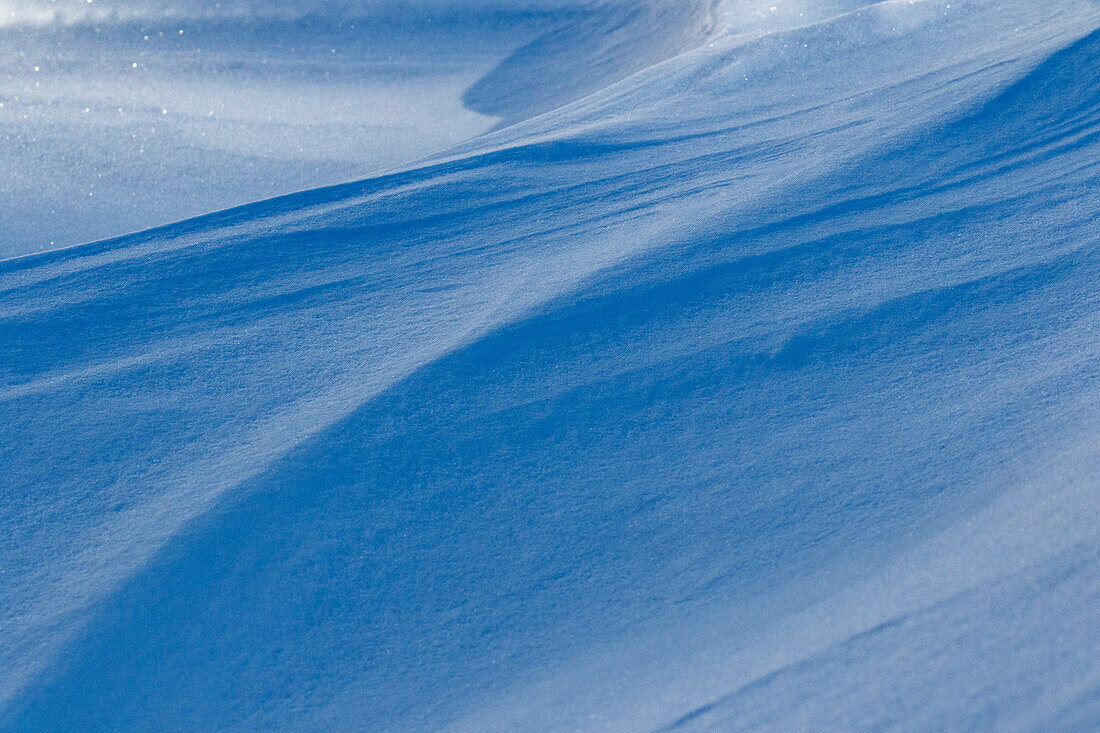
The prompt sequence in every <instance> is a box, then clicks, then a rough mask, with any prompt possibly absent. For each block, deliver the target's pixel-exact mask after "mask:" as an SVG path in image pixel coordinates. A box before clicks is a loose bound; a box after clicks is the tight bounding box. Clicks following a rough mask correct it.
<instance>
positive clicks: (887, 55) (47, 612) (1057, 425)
mask: <svg viewBox="0 0 1100 733" xmlns="http://www.w3.org/2000/svg"><path fill="white" fill-rule="evenodd" d="M783 5H784V4H783V3H776V7H777V10H776V11H775V12H776V13H777V16H776V17H777V24H776V25H775V26H774V27H772V28H771V29H770V30H769V29H767V28H765V27H763V26H760V25H757V26H755V30H754V31H750V30H748V28H749V27H750V21H752V22H756V21H755V20H753V19H754V18H758V16H757V15H754V14H753V13H755V12H756V10H755V6H753V8H749V10H752V11H753V12H752V13H750V12H747V11H746V7H745V6H744V5H740V6H739V5H738V4H736V3H734V4H727V5H723V6H721V7H718V8H716V9H715V11H716V13H717V14H718V16H717V17H718V18H719V20H720V22H721V23H722V24H723V26H722V27H723V30H721V31H719V32H717V33H715V34H713V35H710V36H707V38H706V39H705V40H704V42H703V43H701V44H700V45H698V46H696V47H694V48H692V49H689V50H687V51H685V52H683V53H679V54H675V55H672V56H669V57H668V58H664V60H663V61H660V63H656V64H655V65H652V66H649V67H647V68H644V69H639V70H635V71H633V72H631V73H629V74H628V75H626V76H622V74H621V73H620V72H625V71H627V70H628V68H629V67H628V66H621V67H620V68H619V71H617V72H616V73H615V74H612V75H610V76H608V77H606V81H608V82H609V85H608V86H606V87H602V88H599V89H595V90H592V91H591V93H589V90H588V89H586V88H584V89H582V87H581V86H578V87H577V90H578V91H581V92H583V93H580V94H570V95H567V96H562V97H560V98H559V99H560V100H561V101H563V102H565V101H568V103H566V104H564V105H563V106H561V107H557V108H554V109H546V110H543V111H542V112H541V114H534V116H530V117H527V118H526V119H524V120H523V121H521V122H517V123H516V124H513V125H510V126H508V127H503V128H501V129H499V130H497V131H495V132H492V133H490V134H487V135H484V136H482V137H479V138H476V139H474V140H471V141H468V142H465V143H463V144H460V145H458V146H456V147H455V148H452V149H450V150H448V151H445V152H441V153H439V154H438V155H434V156H432V157H430V158H428V159H426V160H425V161H423V162H422V163H419V164H415V165H408V166H404V167H401V168H399V169H396V170H394V171H392V172H391V173H389V174H387V175H383V176H376V177H372V178H368V179H365V180H362V181H360V182H357V183H351V184H344V185H341V186H337V187H331V188H324V189H315V190H311V191H306V192H302V193H298V194H295V195H292V196H289V197H283V198H279V199H274V200H270V201H265V202H261V203H256V204H252V205H249V206H246V207H243V208H238V209H234V210H229V211H224V212H220V213H216V214H212V215H209V216H206V217H202V218H199V219H193V220H189V221H186V222H182V223H180V224H175V225H172V226H168V227H164V228H161V229H156V230H152V231H148V232H144V233H141V234H136V235H132V236H129V237H125V238H121V239H117V240H112V241H107V242H101V243H97V244H91V245H86V246H81V247H76V248H73V249H69V250H64V251H58V252H52V253H46V254H41V255H35V256H31V257H25V258H20V259H15V260H8V261H4V262H0V342H2V343H3V348H2V349H0V425H2V426H3V437H4V441H3V443H2V445H0V469H2V471H3V474H4V475H5V477H6V481H7V484H6V486H5V489H4V493H3V501H2V502H0V534H2V535H3V536H4V537H5V540H4V541H5V543H6V544H5V545H4V549H3V551H2V552H0V590H2V592H0V669H5V670H10V672H9V673H8V674H5V675H4V676H3V677H2V678H0V727H2V728H3V729H5V730H43V729H47V730H50V729H56V730H65V729H74V728H80V729H96V730H99V729H102V730H106V729H110V730H128V729H148V728H181V727H182V728H209V727H213V728H249V729H251V728H273V727H279V728H286V727H290V728H309V729H313V728H320V727H322V726H325V727H337V728H366V729H400V730H409V729H414V730H415V729H454V730H493V729H506V730H553V729H560V730H578V729H613V730H621V729H642V728H652V729H658V728H662V727H665V728H668V727H671V728H674V729H685V730H688V729H693V728H714V727H718V728H726V727H729V728H733V729H737V728H738V727H742V728H746V729H765V730H767V729H771V730H789V729H815V730H816V729H838V730H850V729H880V728H882V727H889V726H893V727H900V728H906V729H924V728H927V727H930V726H931V727H947V728H991V729H995V728H1000V727H1004V726H1006V725H1009V724H1011V725H1015V726H1019V727H1021V728H1027V729H1034V730H1042V729H1050V728H1059V729H1073V728H1075V727H1076V728H1078V729H1082V730H1087V729H1089V728H1090V727H1095V723H1096V722H1097V721H1096V719H1095V706H1093V705H1091V701H1092V700H1093V699H1094V697H1095V690H1096V689H1097V686H1098V684H1100V667H1098V664H1097V661H1096V660H1097V659H1100V655H1097V654H1095V653H1094V652H1095V650H1096V649H1098V648H1100V636H1098V632H1097V626H1096V624H1095V623H1092V619H1093V616H1094V611H1093V609H1095V608H1096V603H1097V600H1098V598H1100V595H1098V594H1100V585H1098V584H1097V577H1098V576H1097V572H1096V569H1097V565H1096V563H1097V558H1098V557H1100V535H1098V532H1097V527H1098V526H1100V522H1098V521H1097V520H1098V519H1100V517H1098V516H1097V513H1098V511H1100V509H1098V508H1100V501H1097V499H1098V498H1100V497H1098V496H1097V483H1096V481H1095V476H1096V475H1097V456H1096V452H1095V450H1094V448H1093V446H1094V445H1095V442H1096V437H1097V435H1098V428H1100V425H1098V424H1097V417H1096V415H1097V414H1100V413H1098V412H1097V409H1096V408H1097V405H1098V402H1100V392H1098V385H1097V382H1096V380H1095V374H1096V354H1097V353H1098V346H1100V343H1098V337H1097V334H1098V333H1100V330H1098V329H1097V326H1098V324H1100V298H1098V297H1097V294H1096V291H1095V288H1094V287H1093V283H1095V282H1096V279H1097V277H1098V276H1100V272H1098V271H1097V270H1098V267H1100V264H1098V263H1100V260H1097V258H1096V257H1095V256H1094V249H1095V247H1096V245H1097V243H1098V242H1100V222H1098V221H1097V220H1096V217H1095V211H1096V210H1097V207H1098V205H1100V200H1098V198H1097V196H1098V194H1097V191H1100V188H1098V186H1097V183H1098V181H1097V175H1098V170H1097V167H1096V165H1095V161H1096V160H1098V159H1100V158H1098V154H1100V148H1098V146H1100V136H1098V134H1097V133H1098V131H1100V89H1098V87H1097V81H1098V80H1100V76H1098V74H1097V71H1096V69H1097V64H1096V63H1095V61H1096V56H1097V54H1098V53H1100V50H1098V49H1100V30H1098V29H1100V7H1098V6H1097V5H1096V4H1094V3H1091V2H1085V1H1083V0H1082V1H1081V2H1074V1H1073V0H1066V1H1065V2H1056V3H1044V4H1041V5H1037V4H1034V3H1023V2H1008V3H1006V2H992V1H990V2H984V1H981V0H974V1H972V2H966V3H958V2H952V3H947V2H933V1H932V0H926V1H925V2H885V3H879V4H876V5H873V6H867V7H854V8H848V7H844V8H838V10H840V11H842V12H840V14H839V15H836V16H833V17H822V18H811V19H809V20H808V21H807V22H797V21H795V20H794V17H795V16H796V15H797V12H795V13H794V14H793V15H791V14H789V13H787V14H785V13H786V11H787V10H793V8H787V7H786V6H784V8H783V12H780V9H779V8H780V6H783ZM734 10H737V12H738V13H740V15H737V14H736V13H735V14H734V15H731V13H732V12H733V11H734ZM570 12H572V11H570ZM799 12H804V11H799ZM737 17H739V18H742V19H744V23H743V24H742V25H741V26H736V24H735V23H733V22H732V20H731V18H737ZM803 20H806V19H805V18H803ZM689 25H690V24H689ZM684 27H688V26H684ZM678 32H679V31H678ZM600 35H601V34H599V33H591V34H588V35H587V36H586V35H585V34H581V36H580V37H581V38H582V39H587V40H583V42H582V43H581V44H580V45H579V46H575V47H574V46H570V45H568V44H565V45H557V44H556V42H555V41H554V38H555V36H553V35H552V34H551V36H536V38H533V39H532V40H531V43H530V44H528V45H526V47H525V50H519V51H517V52H516V53H515V54H513V55H512V56H511V60H509V61H506V62H504V64H503V66H502V67H500V68H498V69H497V71H496V72H493V75H491V76H489V77H486V78H488V79H490V81H491V82H492V83H489V82H484V84H483V85H482V86H481V87H480V88H481V89H482V90H489V89H493V88H496V89H497V90H498V92H499V94H498V95H488V96H487V98H491V99H497V100H500V99H503V100H505V104H503V106H502V107H501V109H506V110H507V113H508V114H514V115H515V116H516V117H517V118H518V117H522V116H525V114H532V113H534V112H537V111H538V110H539V109H540V108H541V106H542V102H540V105H539V106H535V107H532V108H528V109H526V110H523V109H521V107H517V106H515V104H516V103H517V102H516V100H521V97H522V95H515V96H514V97H512V98H510V97H509V91H510V90H511V89H512V86H511V85H515V88H516V89H518V88H522V85H523V84H526V83H527V81H526V79H528V78H533V77H525V76H524V74H523V73H521V72H522V68H521V66H522V64H521V63H520V61H521V60H522V59H524V58H529V59H534V60H532V63H536V62H537V63H538V64H540V65H542V68H554V64H553V63H551V61H550V60H551V59H553V54H554V53H555V49H592V48H595V47H594V46H592V45H591V44H590V43H589V41H590V40H591V39H594V38H597V37H600ZM604 35H606V34H604ZM688 35H691V34H690V33H689V34H688ZM617 45H618V44H617ZM622 45H623V47H624V48H625V47H626V46H628V45H629V44H626V43H625V41H624V43H623V44H622ZM599 52H600V53H602V52H603V51H602V50H599ZM543 53H545V54H547V56H546V58H542V57H541V56H540V54H543ZM571 53H572V51H570V54H571ZM570 54H566V58H562V59H560V60H559V62H558V64H557V67H558V68H563V69H564V68H576V67H575V66H571V64H574V63H575V62H576V61H577V59H576V58H572V57H571V56H570ZM665 55H666V54H665V52H664V51H662V52H661V53H659V54H657V55H656V56H654V57H653V60H655V61H656V60H659V57H664V56H665ZM597 58H604V57H602V56H599V54H597ZM611 58H622V59H625V58H627V57H626V56H622V57H616V56H614V55H612V56H611ZM509 80H511V81H509ZM587 81H588V80H582V81H580V82H578V83H579V84H585V83H587ZM555 94H557V92H555ZM543 101H545V100H543Z"/></svg>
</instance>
